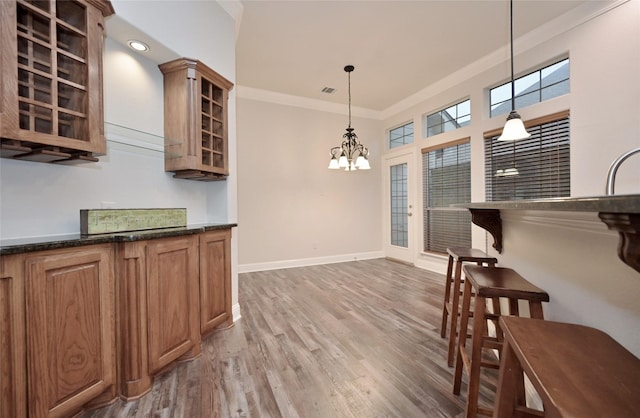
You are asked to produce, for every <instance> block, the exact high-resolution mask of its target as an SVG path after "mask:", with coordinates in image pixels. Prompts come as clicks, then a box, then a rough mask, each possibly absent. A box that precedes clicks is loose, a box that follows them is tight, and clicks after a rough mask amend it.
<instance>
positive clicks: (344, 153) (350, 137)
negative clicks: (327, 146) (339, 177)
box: [329, 65, 371, 171]
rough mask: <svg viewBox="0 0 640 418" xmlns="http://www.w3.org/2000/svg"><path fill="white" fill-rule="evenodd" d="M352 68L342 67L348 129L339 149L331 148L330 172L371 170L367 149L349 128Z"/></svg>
mask: <svg viewBox="0 0 640 418" xmlns="http://www.w3.org/2000/svg"><path fill="white" fill-rule="evenodd" d="M354 68H355V67H354V66H353V65H347V66H346V67H344V70H345V71H346V72H347V75H348V79H349V127H348V128H347V133H345V134H344V135H342V137H343V138H344V141H342V144H341V145H340V146H339V147H333V148H331V151H330V155H331V160H330V161H329V168H330V169H331V170H339V169H341V168H344V170H345V171H354V170H369V169H370V168H371V166H370V165H369V159H368V157H369V149H368V148H367V147H365V146H364V145H362V144H361V143H360V142H359V141H358V136H357V135H356V134H355V132H353V128H352V127H351V72H352V71H353V70H354ZM354 160H355V161H354Z"/></svg>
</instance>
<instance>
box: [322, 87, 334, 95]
mask: <svg viewBox="0 0 640 418" xmlns="http://www.w3.org/2000/svg"><path fill="white" fill-rule="evenodd" d="M334 91H336V89H334V88H333V87H325V88H323V89H322V92H323V93H327V94H331V93H333V92H334Z"/></svg>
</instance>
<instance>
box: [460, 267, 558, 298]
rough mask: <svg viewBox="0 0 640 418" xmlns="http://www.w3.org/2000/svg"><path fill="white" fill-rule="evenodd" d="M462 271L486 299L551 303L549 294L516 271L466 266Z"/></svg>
mask: <svg viewBox="0 0 640 418" xmlns="http://www.w3.org/2000/svg"><path fill="white" fill-rule="evenodd" d="M462 270H463V271H464V274H465V276H467V278H468V280H471V287H473V289H474V290H475V292H476V294H477V295H479V296H482V297H485V298H494V297H504V298H510V299H525V300H528V301H538V302H549V294H548V293H547V292H545V291H544V290H542V289H540V288H539V287H537V286H535V285H533V284H532V283H531V282H529V281H527V280H525V278H524V277H522V276H521V275H520V274H518V273H517V272H516V271H515V270H512V269H510V268H505V267H494V268H492V269H487V268H485V267H479V266H473V265H465V266H464V267H463V268H462Z"/></svg>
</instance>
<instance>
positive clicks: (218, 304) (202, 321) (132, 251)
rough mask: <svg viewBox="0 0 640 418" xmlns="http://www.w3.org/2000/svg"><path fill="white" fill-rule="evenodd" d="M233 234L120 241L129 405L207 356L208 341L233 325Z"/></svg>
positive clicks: (121, 309)
mask: <svg viewBox="0 0 640 418" xmlns="http://www.w3.org/2000/svg"><path fill="white" fill-rule="evenodd" d="M230 240H231V230H230V229H225V230H216V231H210V232H202V233H199V234H197V235H190V236H182V237H173V238H162V239H154V240H145V241H135V242H127V243H119V244H118V250H117V259H118V264H117V265H118V274H117V275H118V283H119V285H120V289H119V300H120V307H119V314H120V318H119V321H118V322H119V329H120V335H121V341H122V343H121V345H120V350H121V351H120V352H121V364H122V369H121V370H122V371H121V382H122V384H121V388H120V394H121V396H122V397H123V398H126V399H136V398H139V397H140V396H142V395H144V394H145V393H147V392H148V391H149V390H150V389H151V385H152V381H153V377H154V376H155V375H157V374H158V373H161V372H162V371H163V370H165V369H166V368H168V367H170V366H171V365H172V364H174V363H175V362H176V361H177V360H187V359H190V358H193V357H195V356H197V355H199V354H200V351H201V339H202V335H204V334H207V333H209V332H211V331H213V330H214V329H215V328H220V327H221V326H225V325H231V324H232V322H233V319H232V315H231V260H230Z"/></svg>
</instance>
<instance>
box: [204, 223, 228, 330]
mask: <svg viewBox="0 0 640 418" xmlns="http://www.w3.org/2000/svg"><path fill="white" fill-rule="evenodd" d="M231 323H233V317H232V314H231V230H230V229H225V230H220V231H211V232H205V233H203V234H200V332H201V333H202V334H207V333H209V332H211V331H213V330H214V329H215V328H218V327H220V326H225V325H230V324H231Z"/></svg>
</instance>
